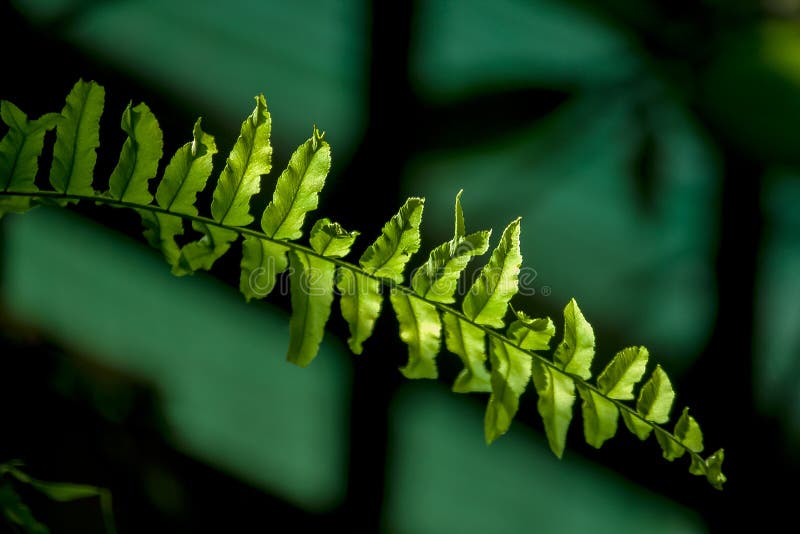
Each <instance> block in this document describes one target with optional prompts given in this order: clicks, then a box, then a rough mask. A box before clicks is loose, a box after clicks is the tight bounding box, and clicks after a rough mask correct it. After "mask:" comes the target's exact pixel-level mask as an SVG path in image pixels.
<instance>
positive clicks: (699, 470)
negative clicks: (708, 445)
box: [689, 449, 727, 490]
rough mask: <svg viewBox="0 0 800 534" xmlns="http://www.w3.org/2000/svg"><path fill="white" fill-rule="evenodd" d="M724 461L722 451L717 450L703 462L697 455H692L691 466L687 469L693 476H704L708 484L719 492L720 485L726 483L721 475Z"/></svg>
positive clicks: (725, 479)
mask: <svg viewBox="0 0 800 534" xmlns="http://www.w3.org/2000/svg"><path fill="white" fill-rule="evenodd" d="M724 460H725V450H724V449H719V450H718V451H717V452H715V453H714V454H712V455H711V456H709V457H708V458H706V459H705V460H704V459H702V458H700V457H699V456H697V455H692V465H691V466H690V467H689V472H690V473H692V474H693V475H700V476H705V477H706V480H708V482H709V484H711V485H712V486H713V487H714V488H716V489H718V490H721V489H722V485H723V484H724V483H725V482H726V481H727V478H726V477H725V475H723V474H722V462H723V461H724Z"/></svg>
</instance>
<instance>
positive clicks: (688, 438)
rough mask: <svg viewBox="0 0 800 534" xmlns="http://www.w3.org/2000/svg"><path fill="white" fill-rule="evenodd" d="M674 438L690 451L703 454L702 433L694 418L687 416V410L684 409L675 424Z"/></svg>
mask: <svg viewBox="0 0 800 534" xmlns="http://www.w3.org/2000/svg"><path fill="white" fill-rule="evenodd" d="M675 437H676V438H678V440H679V441H680V442H681V443H682V444H683V445H684V446H685V447H686V448H687V449H689V450H690V451H692V452H696V453H700V452H703V431H702V430H700V425H699V424H697V421H695V419H694V417H692V416H691V415H689V408H684V409H683V412H682V413H681V416H680V418H679V419H678V422H677V423H675Z"/></svg>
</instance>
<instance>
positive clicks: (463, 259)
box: [411, 191, 492, 303]
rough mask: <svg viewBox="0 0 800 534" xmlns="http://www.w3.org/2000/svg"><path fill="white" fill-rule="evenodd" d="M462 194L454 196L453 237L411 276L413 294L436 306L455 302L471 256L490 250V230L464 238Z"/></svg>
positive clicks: (438, 248)
mask: <svg viewBox="0 0 800 534" xmlns="http://www.w3.org/2000/svg"><path fill="white" fill-rule="evenodd" d="M461 193H462V191H459V192H458V194H457V195H456V216H455V221H456V222H455V235H454V236H453V239H452V240H450V241H448V242H447V243H443V244H441V245H439V246H438V247H436V248H435V249H433V251H431V254H430V256H429V257H428V261H427V262H426V263H425V264H424V265H423V266H422V267H421V268H420V269H417V271H416V272H415V273H414V276H413V278H412V279H411V287H413V288H414V291H416V293H417V294H418V295H420V296H422V297H424V298H426V299H428V300H432V301H435V302H444V303H451V302H455V299H454V298H453V293H455V291H456V287H457V285H458V279H459V276H460V275H461V272H462V271H463V270H464V269H465V268H466V267H467V264H468V263H469V260H471V259H472V257H473V256H480V255H482V254H484V253H485V252H486V251H487V250H488V248H489V238H490V237H491V235H492V232H491V230H484V231H481V232H475V233H474V234H471V235H468V236H464V212H463V210H462V209H461Z"/></svg>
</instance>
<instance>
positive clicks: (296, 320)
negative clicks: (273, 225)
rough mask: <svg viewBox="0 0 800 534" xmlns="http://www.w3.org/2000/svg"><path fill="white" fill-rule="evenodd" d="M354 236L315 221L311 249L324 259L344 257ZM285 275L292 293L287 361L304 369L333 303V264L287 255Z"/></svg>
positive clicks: (316, 347)
mask: <svg viewBox="0 0 800 534" xmlns="http://www.w3.org/2000/svg"><path fill="white" fill-rule="evenodd" d="M356 235H358V233H357V232H347V231H345V230H344V228H342V227H341V226H340V225H339V224H337V223H334V222H331V221H330V220H328V219H321V220H319V221H317V223H316V224H315V225H314V227H313V228H312V229H311V239H310V241H311V246H312V248H313V249H314V251H315V252H316V253H317V254H320V255H322V256H325V257H340V256H346V255H347V254H348V253H349V252H350V247H351V246H352V245H353V241H354V240H355V238H356ZM289 257H290V263H291V266H292V271H291V273H290V275H289V280H290V283H291V293H292V318H291V319H290V320H289V354H288V359H289V361H290V362H293V363H296V364H298V365H300V366H301V367H305V366H306V365H308V364H309V363H311V360H313V359H314V357H316V355H317V353H318V352H319V345H320V343H321V342H322V338H323V336H324V335H325V324H326V323H327V322H328V317H330V314H331V303H333V279H334V270H335V268H336V266H335V264H333V263H331V262H330V261H327V260H325V259H324V258H320V257H317V256H314V255H312V254H307V253H305V252H301V251H292V253H291V254H290V256H289Z"/></svg>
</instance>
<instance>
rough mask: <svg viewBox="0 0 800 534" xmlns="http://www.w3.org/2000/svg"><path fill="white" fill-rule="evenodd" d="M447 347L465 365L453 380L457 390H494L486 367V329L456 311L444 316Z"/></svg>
mask: <svg viewBox="0 0 800 534" xmlns="http://www.w3.org/2000/svg"><path fill="white" fill-rule="evenodd" d="M443 320H444V332H445V343H446V345H447V350H449V351H450V352H452V353H453V354H455V355H457V356H458V357H459V358H461V362H462V363H463V364H464V368H463V369H462V370H461V372H460V373H458V376H457V377H456V380H455V382H454V383H453V391H455V392H456V393H470V392H488V391H491V390H492V384H491V378H490V375H489V371H488V370H487V369H486V365H485V363H484V362H485V361H486V335H485V333H484V331H483V330H481V329H480V328H478V327H477V326H475V325H474V324H472V323H470V322H469V321H465V320H463V319H461V318H460V317H457V316H456V315H453V314H449V313H446V314H444V316H443Z"/></svg>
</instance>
